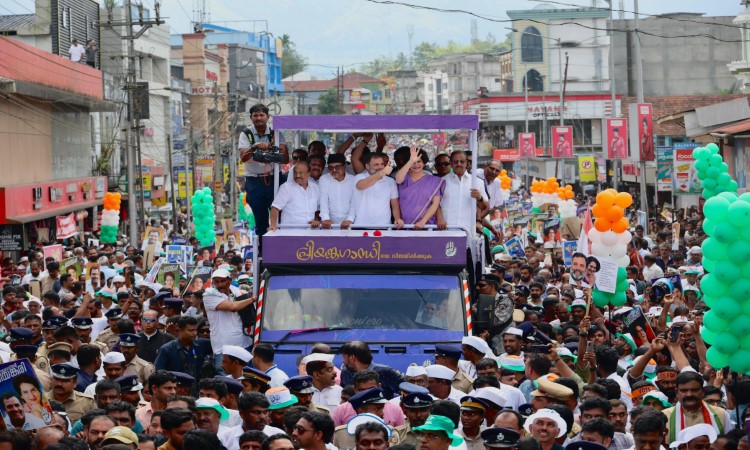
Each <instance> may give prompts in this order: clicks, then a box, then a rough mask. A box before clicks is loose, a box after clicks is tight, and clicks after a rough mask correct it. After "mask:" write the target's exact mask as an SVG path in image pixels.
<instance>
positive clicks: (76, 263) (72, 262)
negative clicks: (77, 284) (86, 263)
mask: <svg viewBox="0 0 750 450" xmlns="http://www.w3.org/2000/svg"><path fill="white" fill-rule="evenodd" d="M66 273H67V274H69V275H70V276H71V277H73V281H78V279H79V278H80V277H81V273H83V267H81V260H80V259H78V257H77V256H74V257H72V258H68V259H64V260H62V261H60V275H61V276H62V275H63V274H66Z"/></svg>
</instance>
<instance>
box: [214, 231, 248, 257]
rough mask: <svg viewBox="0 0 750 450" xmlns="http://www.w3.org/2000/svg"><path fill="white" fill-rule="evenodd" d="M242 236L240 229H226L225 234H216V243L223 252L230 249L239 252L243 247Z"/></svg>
mask: <svg viewBox="0 0 750 450" xmlns="http://www.w3.org/2000/svg"><path fill="white" fill-rule="evenodd" d="M240 244H241V236H240V232H239V231H226V232H225V233H224V236H223V237H221V236H216V245H217V246H218V247H219V248H220V249H221V250H220V252H221V253H226V252H228V251H230V250H231V251H235V252H239V251H240V250H241V249H242V246H241V245H240Z"/></svg>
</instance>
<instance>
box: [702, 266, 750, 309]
mask: <svg viewBox="0 0 750 450" xmlns="http://www.w3.org/2000/svg"><path fill="white" fill-rule="evenodd" d="M743 269H744V266H743ZM708 275H711V274H708ZM708 275H706V276H708ZM703 278H704V279H705V277H703ZM701 290H702V291H704V292H711V293H713V294H714V295H719V294H717V293H716V292H715V291H712V290H710V288H707V287H704V286H703V280H701ZM723 295H729V296H731V297H732V298H734V299H736V300H738V301H740V302H745V301H747V300H748V298H750V279H747V278H740V279H739V280H737V281H735V282H734V284H732V285H731V286H730V287H729V289H728V290H727V293H726V294H723Z"/></svg>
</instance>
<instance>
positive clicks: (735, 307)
mask: <svg viewBox="0 0 750 450" xmlns="http://www.w3.org/2000/svg"><path fill="white" fill-rule="evenodd" d="M712 311H714V312H716V315H718V316H719V317H721V318H722V319H724V320H726V321H730V320H732V319H734V318H735V317H737V316H739V315H740V313H741V312H742V308H741V307H740V303H739V302H738V301H737V300H735V299H733V298H732V297H721V298H719V300H718V301H716V302H715V304H714V306H713V309H712ZM728 353H731V352H728Z"/></svg>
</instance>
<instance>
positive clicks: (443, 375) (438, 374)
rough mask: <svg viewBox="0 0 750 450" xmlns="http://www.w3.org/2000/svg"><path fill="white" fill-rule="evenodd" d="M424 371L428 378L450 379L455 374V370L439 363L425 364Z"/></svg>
mask: <svg viewBox="0 0 750 450" xmlns="http://www.w3.org/2000/svg"><path fill="white" fill-rule="evenodd" d="M425 372H426V373H427V377H428V378H440V379H442V380H452V379H453V377H455V376H456V372H454V371H452V370H451V369H449V368H447V367H445V366H441V365H440V364H432V365H429V366H427V367H426V368H425Z"/></svg>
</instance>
